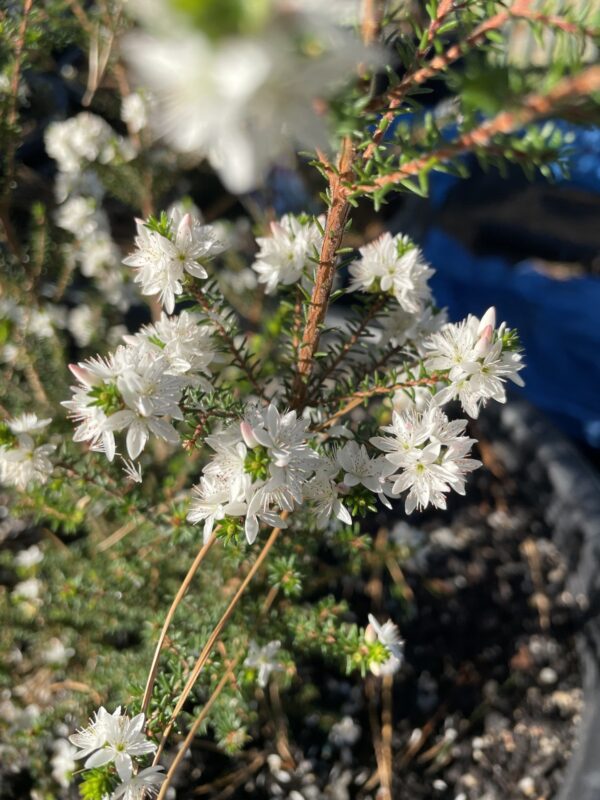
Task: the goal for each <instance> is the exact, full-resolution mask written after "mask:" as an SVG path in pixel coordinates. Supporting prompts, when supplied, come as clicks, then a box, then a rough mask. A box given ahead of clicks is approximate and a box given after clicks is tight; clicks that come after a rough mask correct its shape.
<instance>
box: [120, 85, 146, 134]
mask: <svg viewBox="0 0 600 800" xmlns="http://www.w3.org/2000/svg"><path fill="white" fill-rule="evenodd" d="M121 119H122V120H123V122H124V123H125V124H126V125H127V128H128V129H129V131H131V133H139V132H140V131H141V130H142V129H143V128H145V127H146V126H147V125H148V101H147V99H146V97H144V96H143V95H142V94H140V93H139V92H131V94H128V95H127V96H126V97H124V98H123V99H122V101H121Z"/></svg>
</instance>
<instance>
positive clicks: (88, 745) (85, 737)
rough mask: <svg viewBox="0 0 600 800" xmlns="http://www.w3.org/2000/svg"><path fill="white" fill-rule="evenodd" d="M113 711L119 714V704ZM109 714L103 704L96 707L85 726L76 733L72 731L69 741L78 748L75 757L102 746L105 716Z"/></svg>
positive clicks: (83, 756)
mask: <svg viewBox="0 0 600 800" xmlns="http://www.w3.org/2000/svg"><path fill="white" fill-rule="evenodd" d="M113 713H114V714H116V715H120V713H121V706H119V707H118V708H117V709H116V710H115V711H114V712H113ZM109 716H110V714H109V713H108V711H107V710H106V709H105V708H104V706H102V707H101V708H99V709H98V711H96V712H95V714H94V716H93V717H92V718H91V719H90V721H89V725H88V726H87V727H85V728H80V729H79V730H78V731H77V733H73V734H72V735H71V736H69V741H70V742H71V744H73V745H75V747H77V749H78V752H77V753H76V754H75V758H78V759H79V758H87V757H88V756H89V755H91V754H92V753H94V752H95V751H96V750H98V749H99V748H100V747H103V745H104V743H105V741H106V724H105V723H106V719H107V717H109Z"/></svg>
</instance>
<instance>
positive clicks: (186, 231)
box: [177, 212, 194, 236]
mask: <svg viewBox="0 0 600 800" xmlns="http://www.w3.org/2000/svg"><path fill="white" fill-rule="evenodd" d="M193 226H194V220H193V218H192V215H191V214H190V213H189V212H188V213H187V214H184V215H183V217H182V218H181V222H180V223H179V225H178V226H177V236H181V235H182V234H183V235H185V236H191V233H192V228H193Z"/></svg>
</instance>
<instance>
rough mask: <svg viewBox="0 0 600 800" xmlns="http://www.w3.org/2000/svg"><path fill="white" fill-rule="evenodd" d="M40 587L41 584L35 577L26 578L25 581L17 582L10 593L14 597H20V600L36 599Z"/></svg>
mask: <svg viewBox="0 0 600 800" xmlns="http://www.w3.org/2000/svg"><path fill="white" fill-rule="evenodd" d="M41 589H42V584H41V582H40V581H38V579H37V578H28V579H27V580H26V581H21V582H20V583H17V584H16V585H15V586H14V588H13V590H12V592H11V595H12V596H13V597H15V598H21V599H22V600H37V599H38V597H39V596H40V591H41Z"/></svg>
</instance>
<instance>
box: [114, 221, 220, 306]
mask: <svg viewBox="0 0 600 800" xmlns="http://www.w3.org/2000/svg"><path fill="white" fill-rule="evenodd" d="M172 223H173V227H174V230H173V231H172V232H171V234H170V236H163V235H162V234H160V233H158V232H157V231H155V230H150V229H149V228H147V227H146V223H145V222H144V221H143V220H137V223H136V224H137V236H136V237H135V248H136V249H135V250H134V251H133V253H131V254H130V255H129V256H128V257H127V258H125V259H124V261H123V263H124V264H125V265H127V266H129V267H133V268H134V269H135V278H134V280H135V282H136V283H139V284H140V286H141V290H142V294H145V295H155V294H157V295H158V296H159V299H160V302H161V303H162V305H163V306H164V307H165V310H166V311H167V313H169V314H172V313H173V311H174V309H175V297H176V296H177V295H180V294H182V293H183V279H184V276H185V273H188V274H190V275H193V276H194V277H196V278H206V277H208V273H207V272H206V269H205V268H204V266H203V263H202V262H205V261H207V260H208V259H210V258H212V257H213V256H215V255H217V254H218V253H220V252H221V251H222V249H223V248H222V245H221V244H220V242H219V241H218V240H217V238H216V235H215V232H214V230H213V229H212V227H211V226H210V225H201V224H200V223H199V222H198V221H197V220H194V219H193V217H192V215H191V214H184V215H183V216H182V217H181V219H177V217H174V218H172Z"/></svg>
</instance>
